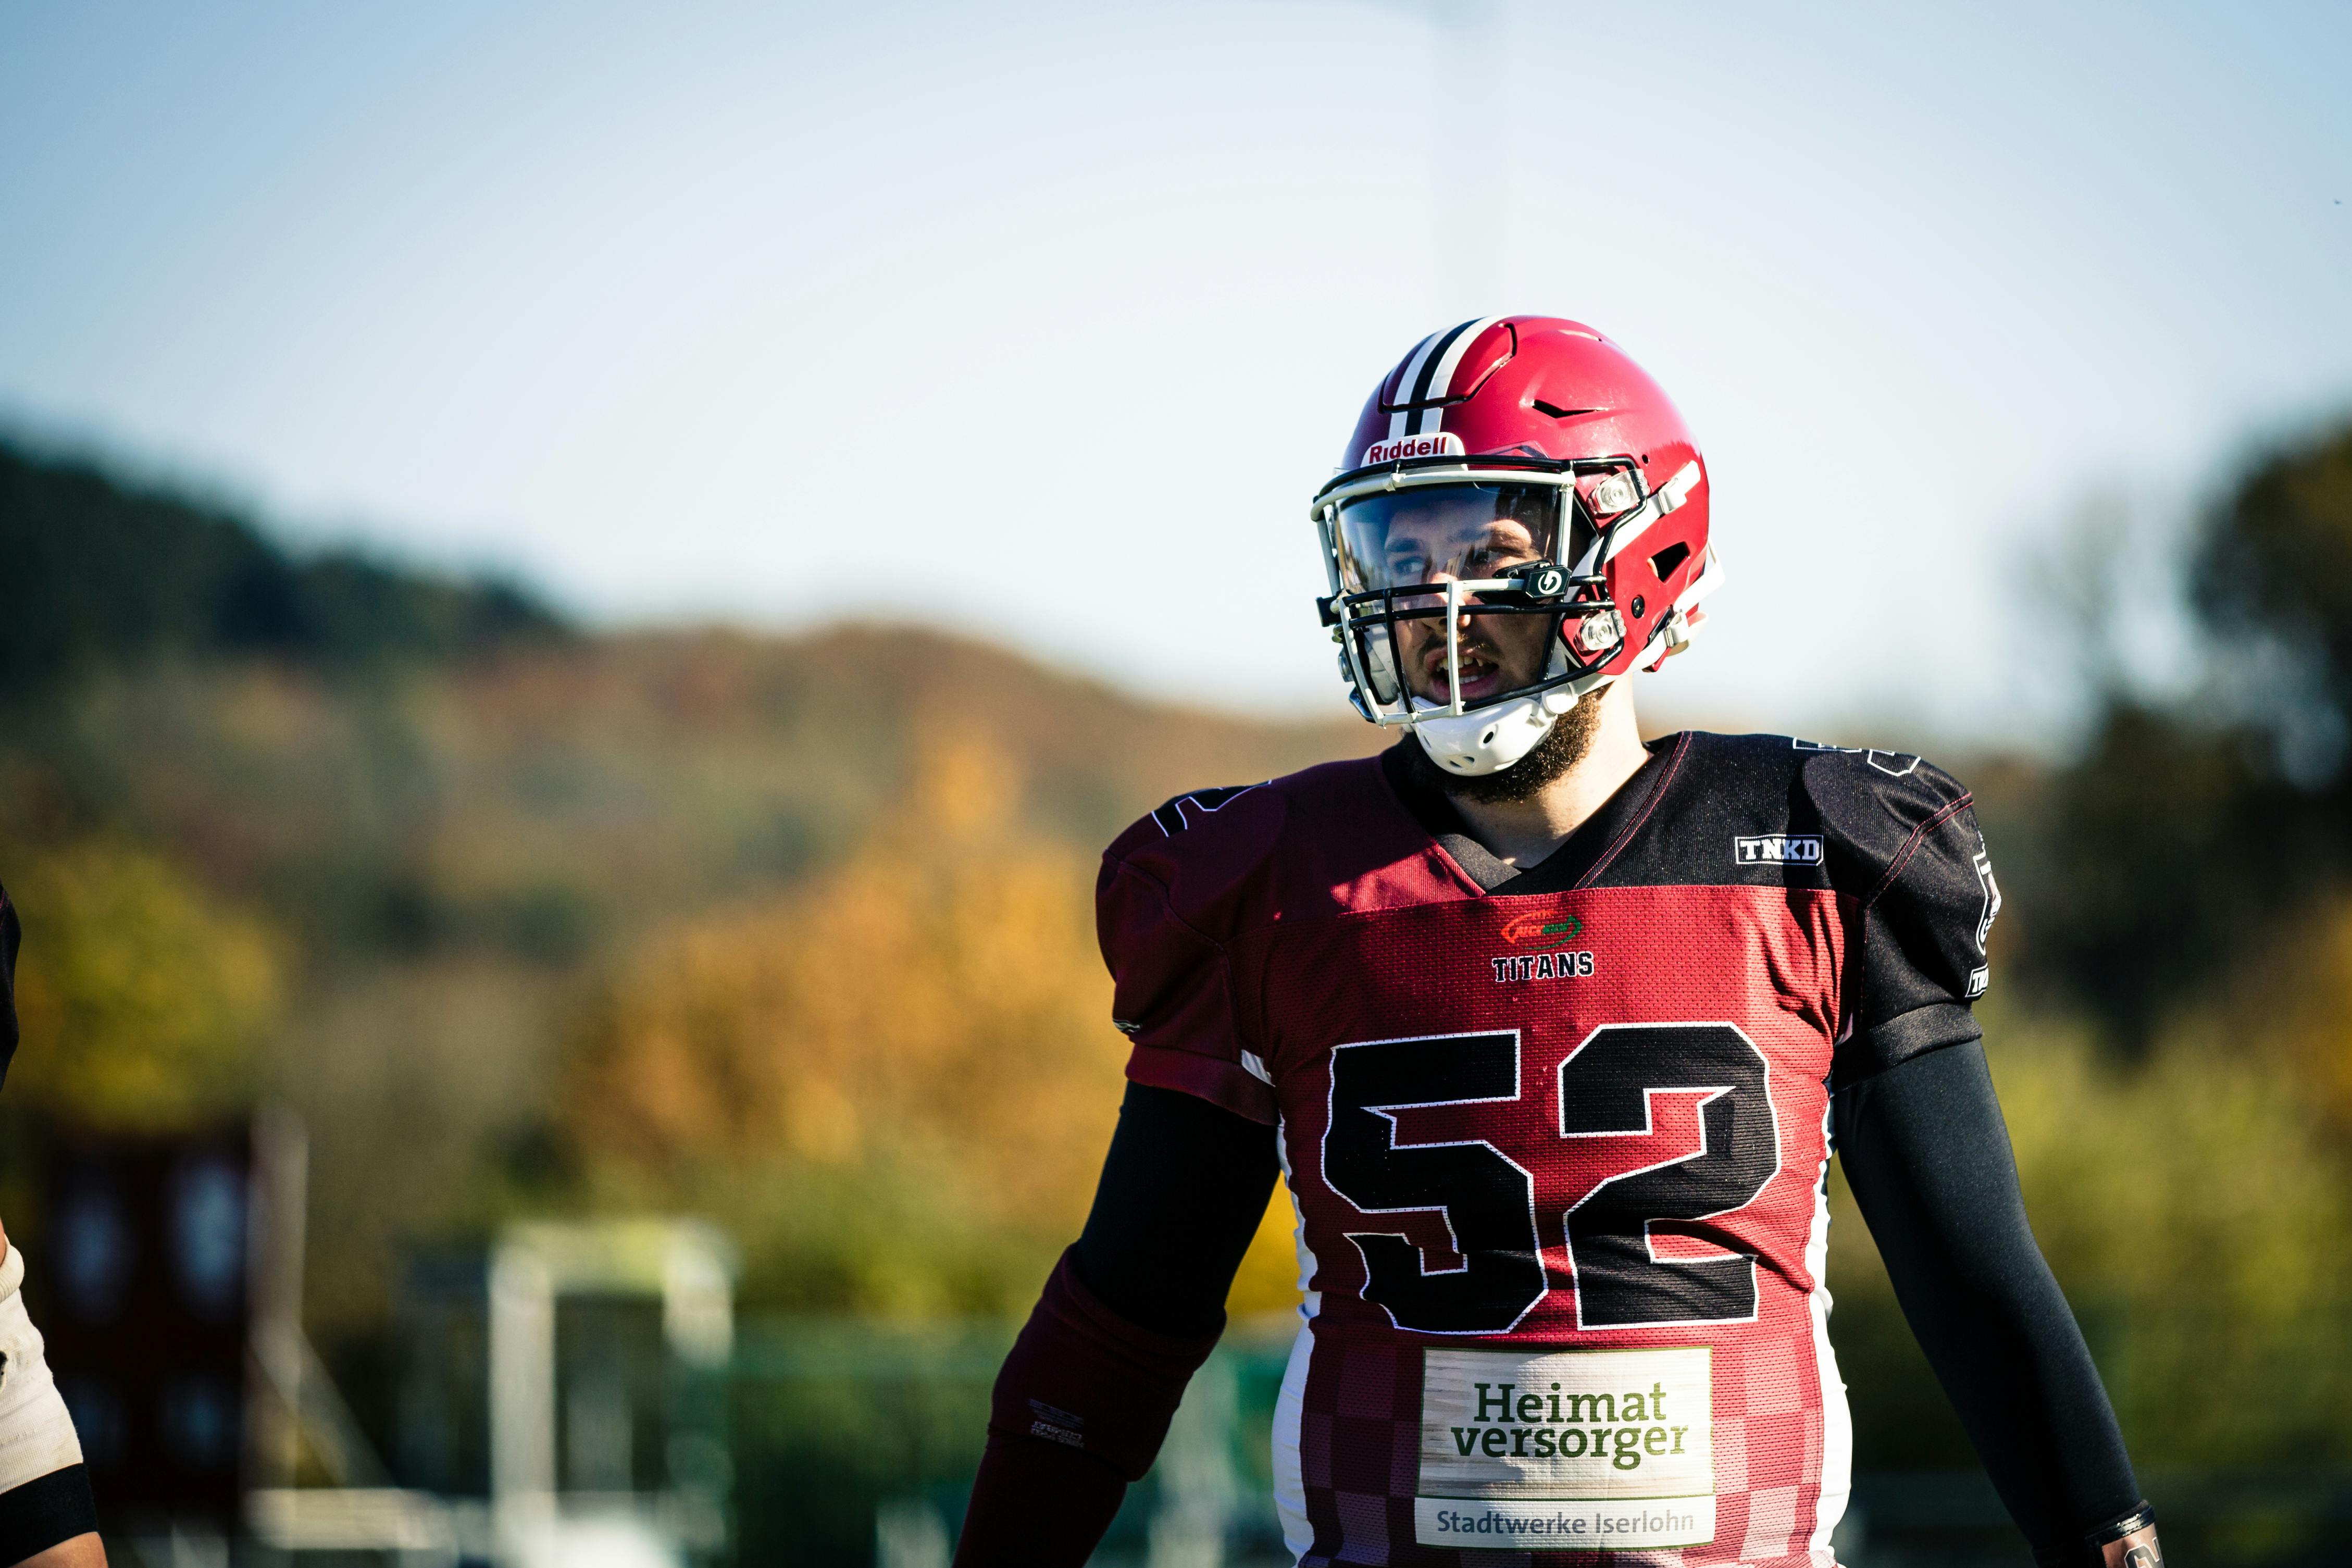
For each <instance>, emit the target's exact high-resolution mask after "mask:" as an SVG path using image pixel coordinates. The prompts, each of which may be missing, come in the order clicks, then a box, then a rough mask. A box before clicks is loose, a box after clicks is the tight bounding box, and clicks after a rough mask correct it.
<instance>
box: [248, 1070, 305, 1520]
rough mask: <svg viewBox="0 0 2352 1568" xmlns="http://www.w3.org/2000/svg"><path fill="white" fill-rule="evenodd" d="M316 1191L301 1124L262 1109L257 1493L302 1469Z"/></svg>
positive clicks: (256, 1285) (253, 1274) (258, 1135)
mask: <svg viewBox="0 0 2352 1568" xmlns="http://www.w3.org/2000/svg"><path fill="white" fill-rule="evenodd" d="M309 1194H310V1138H309V1135H308V1134H307V1133H306V1132H305V1131H304V1130H303V1126H302V1119H301V1118H300V1117H299V1116H298V1115H296V1114H295V1113H294V1111H293V1110H290V1109H289V1108H288V1107H286V1106H283V1105H278V1104H270V1105H265V1106H263V1107H262V1108H261V1109H260V1110H258V1111H257V1112H256V1113H255V1114H254V1118H253V1202H252V1205H251V1206H250V1207H249V1208H248V1209H247V1214H246V1225H247V1242H246V1246H247V1253H246V1258H247V1287H246V1288H247V1290H248V1291H250V1292H251V1296H252V1300H253V1359H254V1365H253V1368H252V1378H251V1388H250V1393H249V1394H248V1396H247V1409H248V1415H247V1419H248V1420H249V1421H251V1423H252V1429H253V1440H252V1448H251V1451H250V1455H249V1460H250V1463H251V1464H252V1467H253V1472H252V1476H251V1479H249V1480H248V1481H247V1486H248V1487H250V1488H269V1487H290V1486H292V1485H294V1483H295V1477H296V1473H297V1471H298V1470H299V1468H300V1466H301V1462H302V1421H301V1408H302V1372H303V1367H302V1360H303V1358H302V1357H300V1356H299V1355H296V1354H292V1353H289V1352H290V1351H291V1350H292V1348H293V1347H295V1346H296V1345H298V1344H299V1342H300V1339H301V1333H302V1270H303V1267H304V1251H305V1247H306V1242H307V1235H306V1230H305V1226H307V1225H308V1223H309Z"/></svg>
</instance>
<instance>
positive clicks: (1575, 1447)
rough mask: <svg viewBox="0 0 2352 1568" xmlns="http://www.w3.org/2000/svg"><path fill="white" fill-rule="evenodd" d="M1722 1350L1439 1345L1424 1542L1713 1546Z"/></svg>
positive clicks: (1425, 1416) (1423, 1497) (1429, 1397)
mask: <svg viewBox="0 0 2352 1568" xmlns="http://www.w3.org/2000/svg"><path fill="white" fill-rule="evenodd" d="M1714 1393H1715V1389H1714V1352H1712V1351H1711V1350H1710V1349H1709V1348H1708V1347H1706V1346H1705V1345H1689V1346H1684V1347H1680V1348H1676V1349H1672V1350H1640V1351H1568V1352H1556V1353H1553V1354H1549V1355H1518V1354H1515V1353H1513V1352H1507V1351H1453V1350H1431V1351H1428V1352H1424V1354H1423V1373H1422V1394H1421V1480H1420V1485H1419V1487H1418V1488H1417V1489H1416V1492H1417V1495H1416V1496H1415V1498H1414V1500H1413V1527H1414V1528H1413V1536H1414V1539H1415V1540H1416V1541H1417V1542H1420V1543H1421V1544H1422V1545H1423V1546H1475V1547H1489V1548H1494V1547H1501V1548H1516V1549H1517V1550H1521V1551H1553V1552H1557V1551H1564V1550H1577V1549H1582V1550H1587V1551H1591V1550H1600V1551H1625V1550H1629V1549H1637V1550H1638V1549H1643V1548H1651V1547H1666V1546H1696V1545H1698V1544H1700V1543H1702V1542H1708V1541H1712V1540H1713V1539H1714V1538H1715V1447H1714V1434H1715V1412H1714Z"/></svg>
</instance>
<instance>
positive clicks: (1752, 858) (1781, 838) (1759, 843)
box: [1731, 833, 1822, 866]
mask: <svg viewBox="0 0 2352 1568" xmlns="http://www.w3.org/2000/svg"><path fill="white" fill-rule="evenodd" d="M1731 858H1732V859H1733V860H1734V861H1735V862H1736V863H1738V864H1739V865H1742V866H1818V865H1820V864H1821V863H1822V836H1821V835H1820V834H1818V833H1759V834H1757V835H1755V836H1754V837H1739V838H1734V839H1733V840H1732V841H1731Z"/></svg>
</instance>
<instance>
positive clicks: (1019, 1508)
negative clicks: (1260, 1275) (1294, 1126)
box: [955, 1083, 1277, 1568]
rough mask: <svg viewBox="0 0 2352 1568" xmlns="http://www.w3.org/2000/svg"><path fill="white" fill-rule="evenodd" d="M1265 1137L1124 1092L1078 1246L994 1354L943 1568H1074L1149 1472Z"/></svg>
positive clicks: (1251, 1210) (1230, 1274)
mask: <svg viewBox="0 0 2352 1568" xmlns="http://www.w3.org/2000/svg"><path fill="white" fill-rule="evenodd" d="M1274 1138H1275V1132H1274V1129H1273V1128H1271V1127H1269V1126H1267V1125H1266V1124H1265V1123H1264V1122H1260V1121H1251V1120H1250V1119H1249V1118H1247V1117H1245V1116H1241V1115H1238V1114H1236V1113H1234V1111H1230V1110H1223V1108H1221V1107H1219V1106H1215V1105H1212V1104H1211V1103H1209V1102H1208V1101H1207V1100H1202V1099H1199V1098H1197V1097H1195V1096H1193V1095H1190V1094H1185V1093H1183V1092H1181V1091H1180V1090H1177V1089H1155V1088H1152V1087H1150V1086H1149V1085H1145V1084H1139V1083H1129V1085H1128V1088H1127V1098H1126V1100H1124V1101H1123V1102H1121V1104H1120V1106H1119V1110H1118V1131H1116V1132H1114V1133H1113V1134H1112V1135H1111V1142H1110V1153H1109V1154H1108V1157H1106V1158H1105V1160H1104V1161H1103V1173H1102V1181H1101V1183H1100V1184H1098V1185H1097V1187H1096V1189H1095V1205H1094V1210H1093V1212H1092V1213H1091V1214H1089V1215H1087V1228H1086V1233H1085V1235H1083V1236H1082V1237H1079V1239H1078V1240H1077V1242H1076V1244H1075V1245H1074V1246H1072V1247H1071V1248H1070V1249H1069V1251H1068V1252H1066V1253H1065V1254H1064V1255H1063V1259H1062V1263H1061V1264H1060V1266H1059V1267H1057V1268H1055V1271H1054V1275H1053V1278H1051V1279H1048V1280H1047V1281H1046V1283H1045V1295H1044V1296H1043V1297H1042V1298H1041V1299H1040V1300H1039V1302H1038V1304H1037V1309H1036V1310H1035V1311H1034V1312H1032V1313H1031V1314H1030V1318H1029V1322H1028V1325H1027V1326H1026V1327H1024V1329H1023V1330H1022V1331H1021V1337H1020V1338H1019V1339H1018V1340H1016V1341H1015V1342H1013V1350H1012V1352H1011V1353H1010V1354H1008V1355H1007V1356H1006V1357H1005V1360H1004V1369H1003V1372H1001V1373H999V1374H998V1376H997V1380H996V1388H995V1391H994V1393H993V1394H992V1396H991V1401H990V1406H991V1413H990V1416H989V1424H988V1449H987V1452H986V1453H985V1454H984V1455H983V1456H982V1458H981V1463H980V1474H979V1476H978V1478H977V1479H975V1480H974V1481H973V1484H972V1491H971V1505H970V1507H969V1508H967V1509H966V1510H965V1512H964V1521H963V1529H962V1531H961V1535H960V1537H959V1538H958V1540H957V1542H956V1559H955V1560H956V1564H957V1568H1079V1565H1080V1564H1082V1563H1085V1562H1086V1561H1087V1558H1088V1556H1089V1554H1091V1553H1092V1552H1093V1551H1094V1549H1095V1546H1096V1543H1097V1542H1099V1541H1100V1540H1101V1539H1102V1533H1103V1531H1105V1530H1106V1529H1108V1527H1109V1524H1110V1521H1111V1517H1112V1515H1113V1514H1115V1513H1117V1512H1118V1504H1119V1499H1120V1498H1121V1497H1122V1496H1123V1495H1124V1494H1125V1493H1126V1490H1127V1484H1128V1482H1129V1480H1131V1479H1136V1478H1139V1477H1140V1476H1141V1475H1142V1474H1143V1473H1144V1471H1145V1470H1146V1469H1148V1468H1150V1464H1151V1461H1152V1458H1153V1456H1154V1455H1155V1454H1156V1453H1157V1452H1158V1450H1159V1447H1160V1439H1161V1438H1162V1437H1163V1436H1165V1435H1166V1433H1167V1430H1168V1420H1169V1417H1170V1416H1171V1415H1173V1414H1174V1413H1175V1409H1176V1404H1177V1401H1178V1399H1179V1398H1180V1397H1181V1394H1182V1393H1183V1389H1184V1385H1185V1383H1186V1380H1188V1379H1189V1378H1190V1377H1191V1376H1192V1372H1193V1370H1194V1369H1195V1368H1196V1367H1198V1366H1199V1365H1200V1363H1201V1361H1202V1358H1203V1357H1205V1356H1206V1355H1208V1353H1209V1352H1210V1350H1211V1348H1212V1347H1213V1346H1214V1344H1215V1343H1216V1340H1217V1336H1218V1334H1219V1333H1221V1332H1222V1331H1223V1329H1224V1326H1225V1292H1226V1291H1227V1290H1228V1289H1231V1288H1232V1286H1233V1282H1234V1272H1235V1271H1236V1270H1237V1269H1238V1268H1240V1267H1241V1261H1242V1255H1243V1254H1244V1252H1246V1251H1248V1250H1249V1244H1250V1237H1253V1236H1255V1235H1256V1234H1257V1226H1258V1221H1259V1220H1260V1219H1261V1218H1262V1217H1263V1216H1264V1215H1265V1200H1266V1196H1267V1194H1269V1193H1270V1192H1271V1191H1272V1190H1273V1188H1274V1178H1275V1173H1276V1168H1277V1164H1276V1158H1275V1146H1274Z"/></svg>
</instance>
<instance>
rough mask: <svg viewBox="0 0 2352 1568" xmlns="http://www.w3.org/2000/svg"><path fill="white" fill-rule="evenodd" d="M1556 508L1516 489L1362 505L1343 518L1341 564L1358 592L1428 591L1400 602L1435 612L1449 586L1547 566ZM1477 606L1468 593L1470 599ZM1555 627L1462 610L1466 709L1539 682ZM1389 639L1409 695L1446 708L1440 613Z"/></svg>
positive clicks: (1410, 496) (1549, 620) (1540, 495)
mask: <svg viewBox="0 0 2352 1568" xmlns="http://www.w3.org/2000/svg"><path fill="white" fill-rule="evenodd" d="M1558 506H1559V502H1558V500H1557V499H1556V497H1555V495H1554V493H1553V492H1551V491H1550V490H1549V489H1537V488H1536V487H1532V486H1517V485H1505V486H1496V485H1462V486H1449V487H1445V488H1444V489H1422V490H1401V491H1398V492H1395V493H1394V494H1392V495H1387V496H1376V497H1371V498H1368V499H1367V500H1361V501H1358V502H1356V503H1355V504H1354V505H1352V506H1349V508H1348V509H1347V510H1345V511H1343V512H1341V513H1340V532H1341V537H1342V544H1343V551H1342V560H1343V563H1344V565H1345V568H1346V571H1347V575H1348V576H1349V578H1351V579H1355V578H1360V580H1361V586H1363V587H1367V588H1398V589H1410V588H1414V587H1423V586H1426V587H1428V588H1431V589H1433V590H1435V592H1433V593H1432V594H1431V595H1429V597H1428V598H1426V599H1422V598H1419V597H1417V596H1416V597H1414V598H1408V599H1402V600H1401V601H1400V604H1399V607H1400V608H1419V607H1432V608H1434V607H1437V606H1440V605H1443V604H1444V598H1443V594H1444V586H1445V584H1446V583H1447V582H1449V581H1455V580H1459V581H1464V582H1475V581H1476V580H1478V579H1480V578H1487V577H1498V576H1500V575H1502V574H1503V573H1505V572H1506V571H1507V570H1509V569H1510V568H1511V567H1513V566H1517V565H1522V564H1524V563H1528V562H1530V561H1539V560H1545V559H1549V558H1551V554H1552V538H1553V534H1554V532H1555V530H1556V519H1557V517H1558ZM1349 586H1350V587H1351V588H1354V587H1356V586H1357V584H1356V583H1354V582H1350V583H1349ZM1477 602H1478V601H1477V598H1476V596H1475V595H1473V596H1472V597H1471V598H1470V599H1469V601H1468V603H1469V604H1472V605H1475V604H1476V603H1477ZM1556 624H1557V622H1556V620H1555V618H1554V617H1553V616H1530V615H1496V614H1488V615H1479V614H1477V613H1476V612H1475V610H1469V609H1465V611H1464V612H1463V615H1462V616H1461V619H1460V629H1461V635H1460V656H1459V658H1460V665H1461V672H1462V699H1463V701H1464V702H1465V704H1467V705H1468V706H1471V707H1474V708H1475V707H1476V706H1477V705H1478V704H1480V703H1482V702H1486V701H1489V700H1493V699H1494V698H1495V697H1496V696H1497V695H1499V694H1501V693H1503V692H1507V691H1510V690H1513V689H1517V688H1518V687H1522V686H1527V685H1529V684H1531V683H1533V682H1534V681H1536V680H1538V679H1542V676H1543V673H1544V665H1545V661H1546V658H1547V655H1548V654H1549V640H1550V638H1551V637H1552V635H1553V631H1552V628H1553V627H1554V626H1555V625H1556ZM1396 632H1397V653H1398V656H1399V660H1400V663H1401V664H1402V675H1403V678H1404V683H1405V686H1406V688H1407V689H1409V690H1411V691H1412V693H1413V695H1415V696H1417V697H1421V698H1424V699H1426V700H1429V701H1432V702H1438V703H1447V702H1451V701H1452V700H1454V691H1453V688H1452V687H1451V686H1450V685H1449V684H1448V683H1447V679H1446V668H1445V619H1444V616H1443V614H1438V615H1430V616H1414V617H1412V618H1411V619H1402V620H1399V621H1398V623H1397V627H1396Z"/></svg>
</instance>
